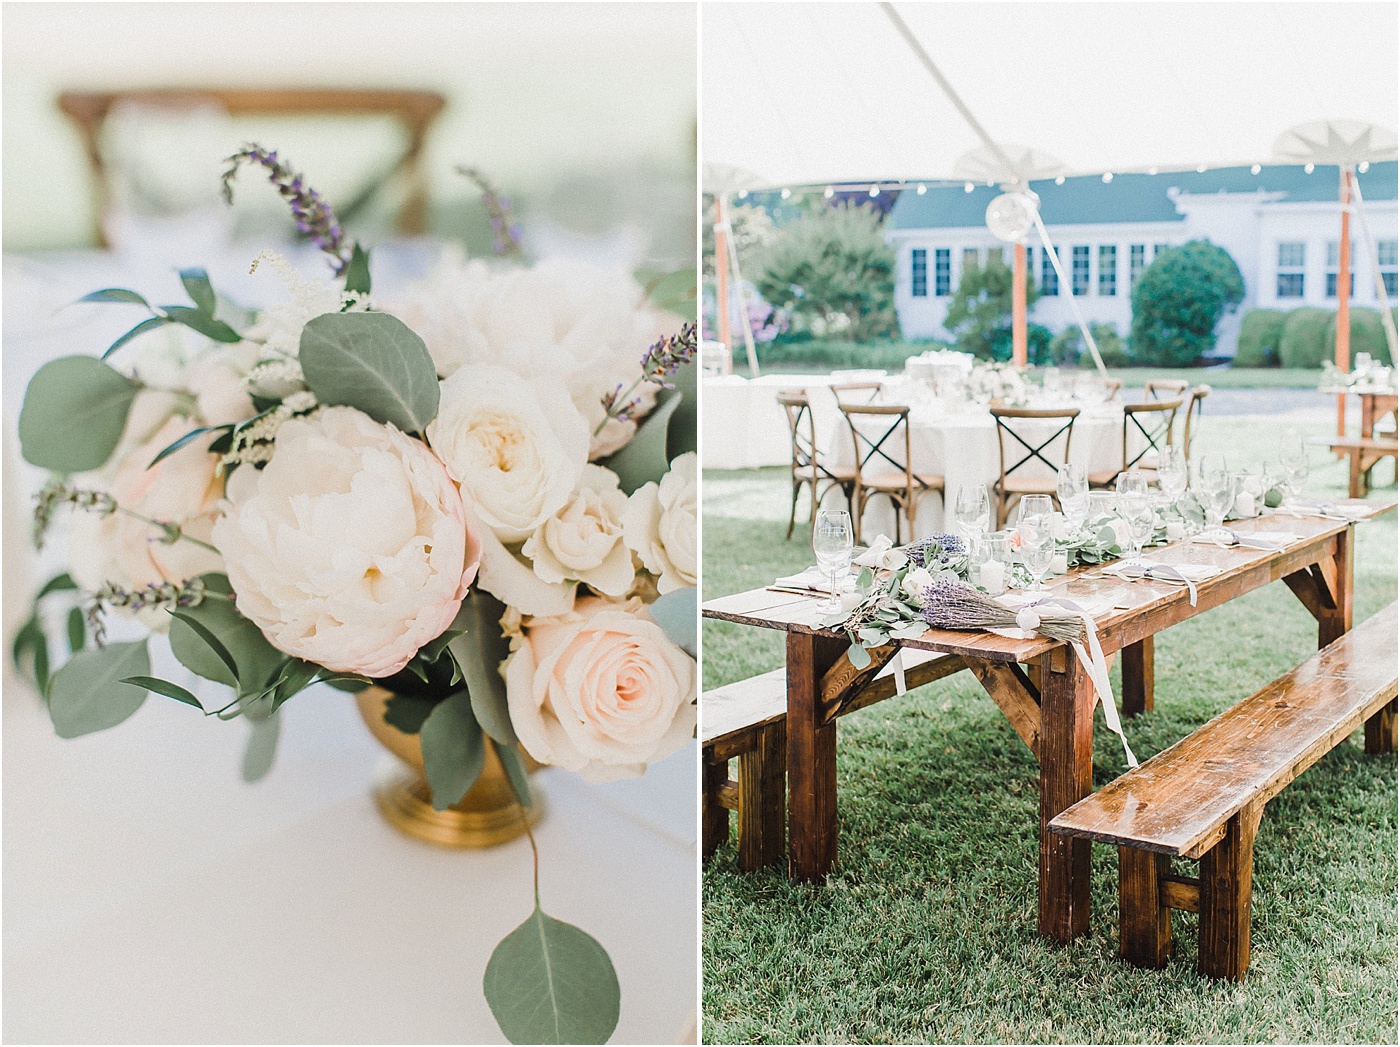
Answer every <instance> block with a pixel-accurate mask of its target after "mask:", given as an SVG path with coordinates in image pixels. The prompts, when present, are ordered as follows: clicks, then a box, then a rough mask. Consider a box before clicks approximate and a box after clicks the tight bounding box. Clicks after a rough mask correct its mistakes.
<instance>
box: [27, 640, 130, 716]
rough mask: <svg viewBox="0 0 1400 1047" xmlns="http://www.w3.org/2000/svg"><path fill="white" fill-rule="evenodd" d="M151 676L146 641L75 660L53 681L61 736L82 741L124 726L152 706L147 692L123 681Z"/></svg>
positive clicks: (52, 711) (53, 711) (52, 703)
mask: <svg viewBox="0 0 1400 1047" xmlns="http://www.w3.org/2000/svg"><path fill="white" fill-rule="evenodd" d="M150 671H151V659H150V656H149V655H148V654H147V653H146V641H145V640H139V641H137V642H135V643H109V644H108V645H107V646H106V647H102V648H99V649H97V650H95V651H80V652H79V653H78V654H75V655H73V657H72V658H70V659H68V661H67V663H65V664H64V666H63V668H61V669H59V670H58V672H56V673H54V675H53V679H52V680H50V681H49V687H48V695H49V716H50V717H51V718H52V719H53V725H54V729H55V730H57V731H58V736H59V737H60V738H77V737H78V736H79V735H83V734H91V733H92V732H93V731H103V730H106V729H107V728H108V727H115V726H116V725H117V724H119V723H121V722H122V721H123V720H125V719H126V718H127V717H129V716H130V715H131V714H132V713H134V712H135V711H136V710H137V709H139V708H141V703H142V702H144V701H145V700H146V689H145V688H144V687H138V686H134V685H132V684H129V683H123V682H122V681H123V680H126V679H128V678H129V677H132V676H146V675H147V674H149V673H150Z"/></svg>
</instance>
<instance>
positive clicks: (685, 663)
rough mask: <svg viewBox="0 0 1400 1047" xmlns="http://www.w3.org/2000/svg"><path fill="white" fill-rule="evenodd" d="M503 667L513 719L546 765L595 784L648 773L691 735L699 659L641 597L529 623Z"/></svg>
mask: <svg viewBox="0 0 1400 1047" xmlns="http://www.w3.org/2000/svg"><path fill="white" fill-rule="evenodd" d="M512 647H513V650H512V653H511V656H510V658H509V660H508V661H507V662H506V668H505V677H506V697H507V702H508V704H509V706H510V720H511V724H512V725H514V727H515V732H516V734H517V735H519V737H520V741H521V744H522V745H524V747H525V750H526V751H527V752H528V753H529V754H530V755H531V756H533V757H534V758H535V759H536V760H539V761H540V762H541V763H547V764H551V765H553V766H556V767H563V768H565V769H567V770H571V771H578V772H579V773H580V774H582V775H583V777H584V778H585V779H587V780H588V781H590V782H597V781H607V780H610V779H613V778H624V777H630V776H635V775H639V774H642V773H644V772H645V771H646V765H647V764H648V763H652V762H654V761H656V760H660V759H662V758H663V757H666V756H669V755H671V754H672V753H674V752H676V751H677V750H679V749H680V748H682V747H683V746H684V745H685V744H686V743H687V742H688V741H690V739H691V737H692V735H693V734H694V732H695V719H696V706H695V690H696V674H695V662H694V660H692V659H691V658H690V656H689V655H687V654H686V653H685V652H684V651H682V650H681V649H680V648H679V647H677V646H676V645H675V644H674V643H673V642H672V641H671V639H670V638H669V637H668V636H667V635H666V633H665V631H664V630H663V629H662V628H661V627H660V626H659V625H657V624H656V623H655V622H653V621H651V620H650V619H649V618H647V617H646V616H645V609H644V605H643V604H642V602H641V601H640V600H633V601H630V602H629V603H627V604H618V603H612V602H608V601H605V600H601V599H598V598H596V597H587V598H585V599H582V600H580V601H578V604H577V605H576V607H575V609H574V610H573V611H572V612H571V613H569V614H566V615H562V616H559V617H557V618H549V619H539V618H537V619H527V620H526V621H525V622H524V628H523V630H522V632H521V633H520V635H519V636H518V637H517V638H516V639H515V641H514V643H513V645H512Z"/></svg>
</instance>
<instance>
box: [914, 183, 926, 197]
mask: <svg viewBox="0 0 1400 1047" xmlns="http://www.w3.org/2000/svg"><path fill="white" fill-rule="evenodd" d="M916 192H918V194H919V195H920V196H923V195H924V194H925V193H926V192H928V186H926V185H924V183H923V182H920V183H919V188H918V189H917V190H916Z"/></svg>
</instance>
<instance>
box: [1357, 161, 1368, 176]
mask: <svg viewBox="0 0 1400 1047" xmlns="http://www.w3.org/2000/svg"><path fill="white" fill-rule="evenodd" d="M1356 169H1357V170H1358V171H1360V172H1361V173H1362V174H1365V173H1366V172H1367V171H1369V170H1370V169H1371V161H1369V160H1362V161H1361V163H1359V164H1357V165H1356Z"/></svg>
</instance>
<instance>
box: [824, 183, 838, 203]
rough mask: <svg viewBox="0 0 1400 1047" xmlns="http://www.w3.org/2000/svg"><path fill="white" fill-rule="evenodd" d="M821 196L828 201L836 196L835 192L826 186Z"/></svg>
mask: <svg viewBox="0 0 1400 1047" xmlns="http://www.w3.org/2000/svg"><path fill="white" fill-rule="evenodd" d="M822 195H823V196H824V197H826V198H827V199H828V200H830V199H831V198H832V197H833V196H835V195H836V190H835V189H833V188H831V186H827V187H826V192H824V193H822Z"/></svg>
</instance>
